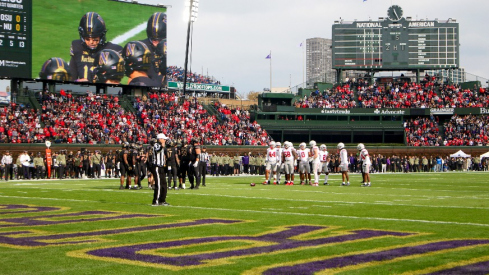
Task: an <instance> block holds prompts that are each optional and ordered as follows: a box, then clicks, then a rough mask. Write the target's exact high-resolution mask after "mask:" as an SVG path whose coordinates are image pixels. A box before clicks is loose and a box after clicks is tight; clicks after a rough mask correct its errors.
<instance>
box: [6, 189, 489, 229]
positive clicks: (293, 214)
mask: <svg viewBox="0 0 489 275" xmlns="http://www.w3.org/2000/svg"><path fill="white" fill-rule="evenodd" d="M140 194H143V193H140ZM0 197H3V198H16V199H27V200H29V201H30V202H31V203H32V200H35V199H40V200H52V201H68V202H91V203H100V201H90V200H73V199H60V198H36V197H20V196H0ZM245 198H246V197H245ZM261 199H262V198H261ZM121 203H122V202H121ZM124 204H127V203H124ZM148 206H149V204H148ZM171 207H174V208H183V209H188V208H192V209H202V210H208V211H216V210H217V211H227V212H248V213H263V214H277V215H291V216H309V217H325V218H339V219H356V220H378V221H394V222H415V223H426V224H452V225H469V226H481V227H489V224H483V223H471V222H450V221H432V220H416V219H396V218H381V217H359V216H341V215H331V214H329V215H328V214H311V213H296V212H278V211H273V210H275V209H273V208H270V210H272V211H261V210H246V209H229V208H214V207H197V206H189V205H184V206H175V205H172V206H171ZM422 207H429V206H425V205H423V206H422ZM440 208H444V207H440ZM448 208H451V207H448ZM457 208H458V207H457ZM484 209H487V208H484Z"/></svg>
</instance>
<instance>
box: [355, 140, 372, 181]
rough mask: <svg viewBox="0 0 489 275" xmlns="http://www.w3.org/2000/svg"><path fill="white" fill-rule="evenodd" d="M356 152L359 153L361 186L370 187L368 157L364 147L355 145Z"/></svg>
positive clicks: (361, 144) (369, 163)
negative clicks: (361, 176)
mask: <svg viewBox="0 0 489 275" xmlns="http://www.w3.org/2000/svg"><path fill="white" fill-rule="evenodd" d="M357 149H358V151H360V159H361V160H362V173H363V184H362V186H370V174H369V171H370V165H371V162H370V156H369V155H368V151H367V149H365V145H363V143H360V144H358V145H357Z"/></svg>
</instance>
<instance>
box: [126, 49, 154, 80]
mask: <svg viewBox="0 0 489 275" xmlns="http://www.w3.org/2000/svg"><path fill="white" fill-rule="evenodd" d="M122 56H123V57H124V61H125V68H126V75H127V76H130V75H131V74H132V73H133V72H134V71H147V70H148V69H149V67H150V66H151V52H150V51H149V49H148V46H146V44H144V43H143V42H141V41H131V42H129V43H127V44H126V46H124V49H122Z"/></svg>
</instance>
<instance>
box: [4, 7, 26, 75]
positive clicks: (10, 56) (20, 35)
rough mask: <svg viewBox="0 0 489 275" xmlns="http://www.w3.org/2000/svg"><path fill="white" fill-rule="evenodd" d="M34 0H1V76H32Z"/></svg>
mask: <svg viewBox="0 0 489 275" xmlns="http://www.w3.org/2000/svg"><path fill="white" fill-rule="evenodd" d="M31 68H32V0H1V1H0V76H2V77H8V78H10V77H12V78H31Z"/></svg>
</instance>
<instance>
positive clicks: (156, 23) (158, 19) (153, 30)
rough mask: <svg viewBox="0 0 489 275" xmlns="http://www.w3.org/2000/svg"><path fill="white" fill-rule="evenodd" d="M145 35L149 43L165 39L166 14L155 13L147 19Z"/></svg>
mask: <svg viewBox="0 0 489 275" xmlns="http://www.w3.org/2000/svg"><path fill="white" fill-rule="evenodd" d="M146 35H147V36H148V39H149V41H151V42H153V41H160V40H162V39H166V14H165V13H162V12H155V13H153V15H151V16H150V17H149V19H148V25H146Z"/></svg>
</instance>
